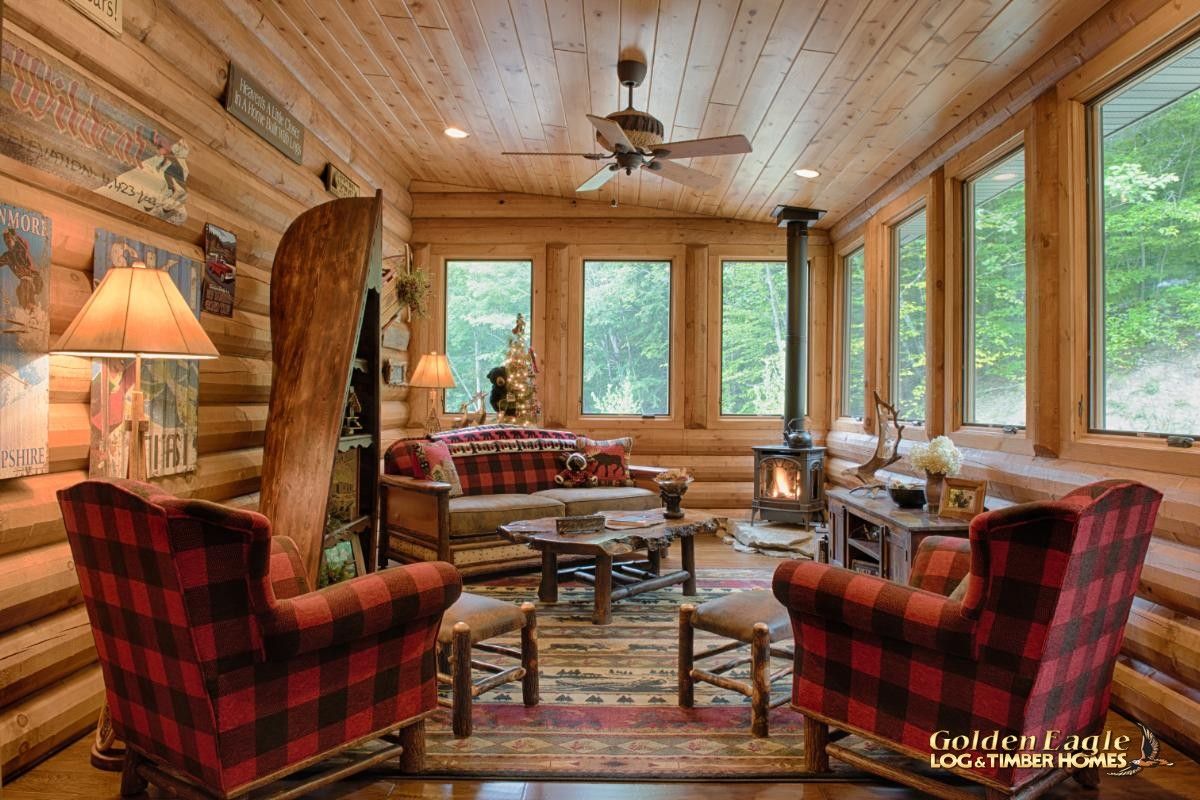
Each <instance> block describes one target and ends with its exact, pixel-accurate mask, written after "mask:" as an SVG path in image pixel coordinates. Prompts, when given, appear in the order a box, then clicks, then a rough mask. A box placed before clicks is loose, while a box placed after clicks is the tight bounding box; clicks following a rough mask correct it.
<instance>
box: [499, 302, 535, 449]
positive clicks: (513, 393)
mask: <svg viewBox="0 0 1200 800" xmlns="http://www.w3.org/2000/svg"><path fill="white" fill-rule="evenodd" d="M525 336H526V334H525V317H524V316H523V315H521V314H517V322H516V324H515V325H513V329H512V334H511V335H510V336H509V337H508V352H507V353H506V354H505V356H504V368H505V370H506V371H507V373H508V383H507V386H506V387H505V388H506V389H507V393H506V394H505V397H504V401H503V403H502V404H501V406H500V421H501V422H503V423H506V424H509V425H527V426H528V425H539V424H540V423H541V417H542V402H541V400H539V399H538V391H537V374H538V367H537V356H536V355H534V352H533V348H532V347H530V346H529V344H528V342H527V340H526V338H525Z"/></svg>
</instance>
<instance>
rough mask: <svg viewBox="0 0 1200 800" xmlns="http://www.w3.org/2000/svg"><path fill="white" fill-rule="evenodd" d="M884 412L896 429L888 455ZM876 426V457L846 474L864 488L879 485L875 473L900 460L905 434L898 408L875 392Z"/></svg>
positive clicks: (886, 425) (886, 421)
mask: <svg viewBox="0 0 1200 800" xmlns="http://www.w3.org/2000/svg"><path fill="white" fill-rule="evenodd" d="M884 412H887V413H886V417H890V418H891V426H892V427H894V428H895V429H896V439H895V441H893V442H892V443H891V445H892V452H891V453H890V454H887V455H885V454H886V453H887V449H888V437H887V435H886V434H887V429H888V420H887V419H886V418H885V413H884ZM875 426H876V434H877V435H876V438H875V455H873V456H871V458H870V459H869V460H868V461H867V462H866V463H865V464H859V465H858V466H857V467H855V468H854V469H852V470H847V473H846V474H848V475H853V476H854V477H855V478H858V479H859V480H860V481H862V484H863V486H871V485H878V484H877V483H876V481H875V473H876V472H878V471H879V470H881V469H883V468H884V467H886V466H888V465H889V464H895V463H896V462H897V461H899V460H900V436H901V434H902V433H903V432H904V426H903V425H901V424H900V420H899V417H898V415H897V413H896V407H895V406H894V405H891V404H890V403H886V402H884V400H883V398H882V397H880V396H879V392H875Z"/></svg>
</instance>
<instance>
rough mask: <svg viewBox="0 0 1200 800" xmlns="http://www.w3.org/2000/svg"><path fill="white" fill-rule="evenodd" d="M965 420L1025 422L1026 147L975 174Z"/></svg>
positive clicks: (968, 199) (967, 199) (969, 201)
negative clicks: (981, 172) (979, 173)
mask: <svg viewBox="0 0 1200 800" xmlns="http://www.w3.org/2000/svg"><path fill="white" fill-rule="evenodd" d="M964 204H965V206H966V213H967V224H966V226H965V231H966V236H967V241H966V246H965V248H964V250H965V253H966V282H965V290H966V304H965V306H966V321H965V325H964V332H965V335H966V341H965V346H964V348H963V354H964V358H965V363H964V364H963V373H964V381H963V421H964V422H969V423H974V424H977V425H1000V426H1007V425H1012V426H1016V427H1024V426H1025V151H1024V150H1018V151H1017V152H1015V153H1013V154H1011V155H1009V156H1008V157H1006V158H1004V159H1002V160H1001V161H1000V162H999V163H997V164H994V165H993V166H991V167H990V168H988V169H987V171H985V172H984V173H983V174H981V175H979V176H978V177H976V178H973V179H972V180H970V181H969V182H968V183H967V185H966V194H965V196H964Z"/></svg>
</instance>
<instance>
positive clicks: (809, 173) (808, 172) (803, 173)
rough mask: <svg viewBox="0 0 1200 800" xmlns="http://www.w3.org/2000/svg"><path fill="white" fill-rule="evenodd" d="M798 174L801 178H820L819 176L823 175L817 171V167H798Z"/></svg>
mask: <svg viewBox="0 0 1200 800" xmlns="http://www.w3.org/2000/svg"><path fill="white" fill-rule="evenodd" d="M796 174H797V175H799V176H800V177H801V178H819V177H821V173H819V172H817V171H816V170H815V169H798V170H796Z"/></svg>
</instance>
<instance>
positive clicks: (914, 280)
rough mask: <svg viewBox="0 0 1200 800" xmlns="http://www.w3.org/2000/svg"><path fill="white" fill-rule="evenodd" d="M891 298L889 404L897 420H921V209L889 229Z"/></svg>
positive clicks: (923, 362) (923, 231)
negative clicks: (892, 303) (892, 278)
mask: <svg viewBox="0 0 1200 800" xmlns="http://www.w3.org/2000/svg"><path fill="white" fill-rule="evenodd" d="M891 239H892V272H893V275H894V281H895V284H894V287H893V290H894V293H893V297H894V298H895V306H894V312H895V313H894V314H893V319H894V320H895V323H894V324H895V330H894V331H893V333H894V335H893V337H892V342H893V344H892V402H893V403H895V404H896V412H897V414H898V415H899V416H900V418H901V419H905V420H909V421H914V422H917V421H920V422H923V421H924V420H925V366H926V355H925V325H926V308H925V250H926V245H927V243H928V235H927V234H926V225H925V210H924V209H921V210H920V211H918V212H917V213H915V214H913V215H912V216H910V217H908V218H907V219H905V220H904V221H903V222H901V223H899V224H898V225H895V226H893V227H892V229H891Z"/></svg>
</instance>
